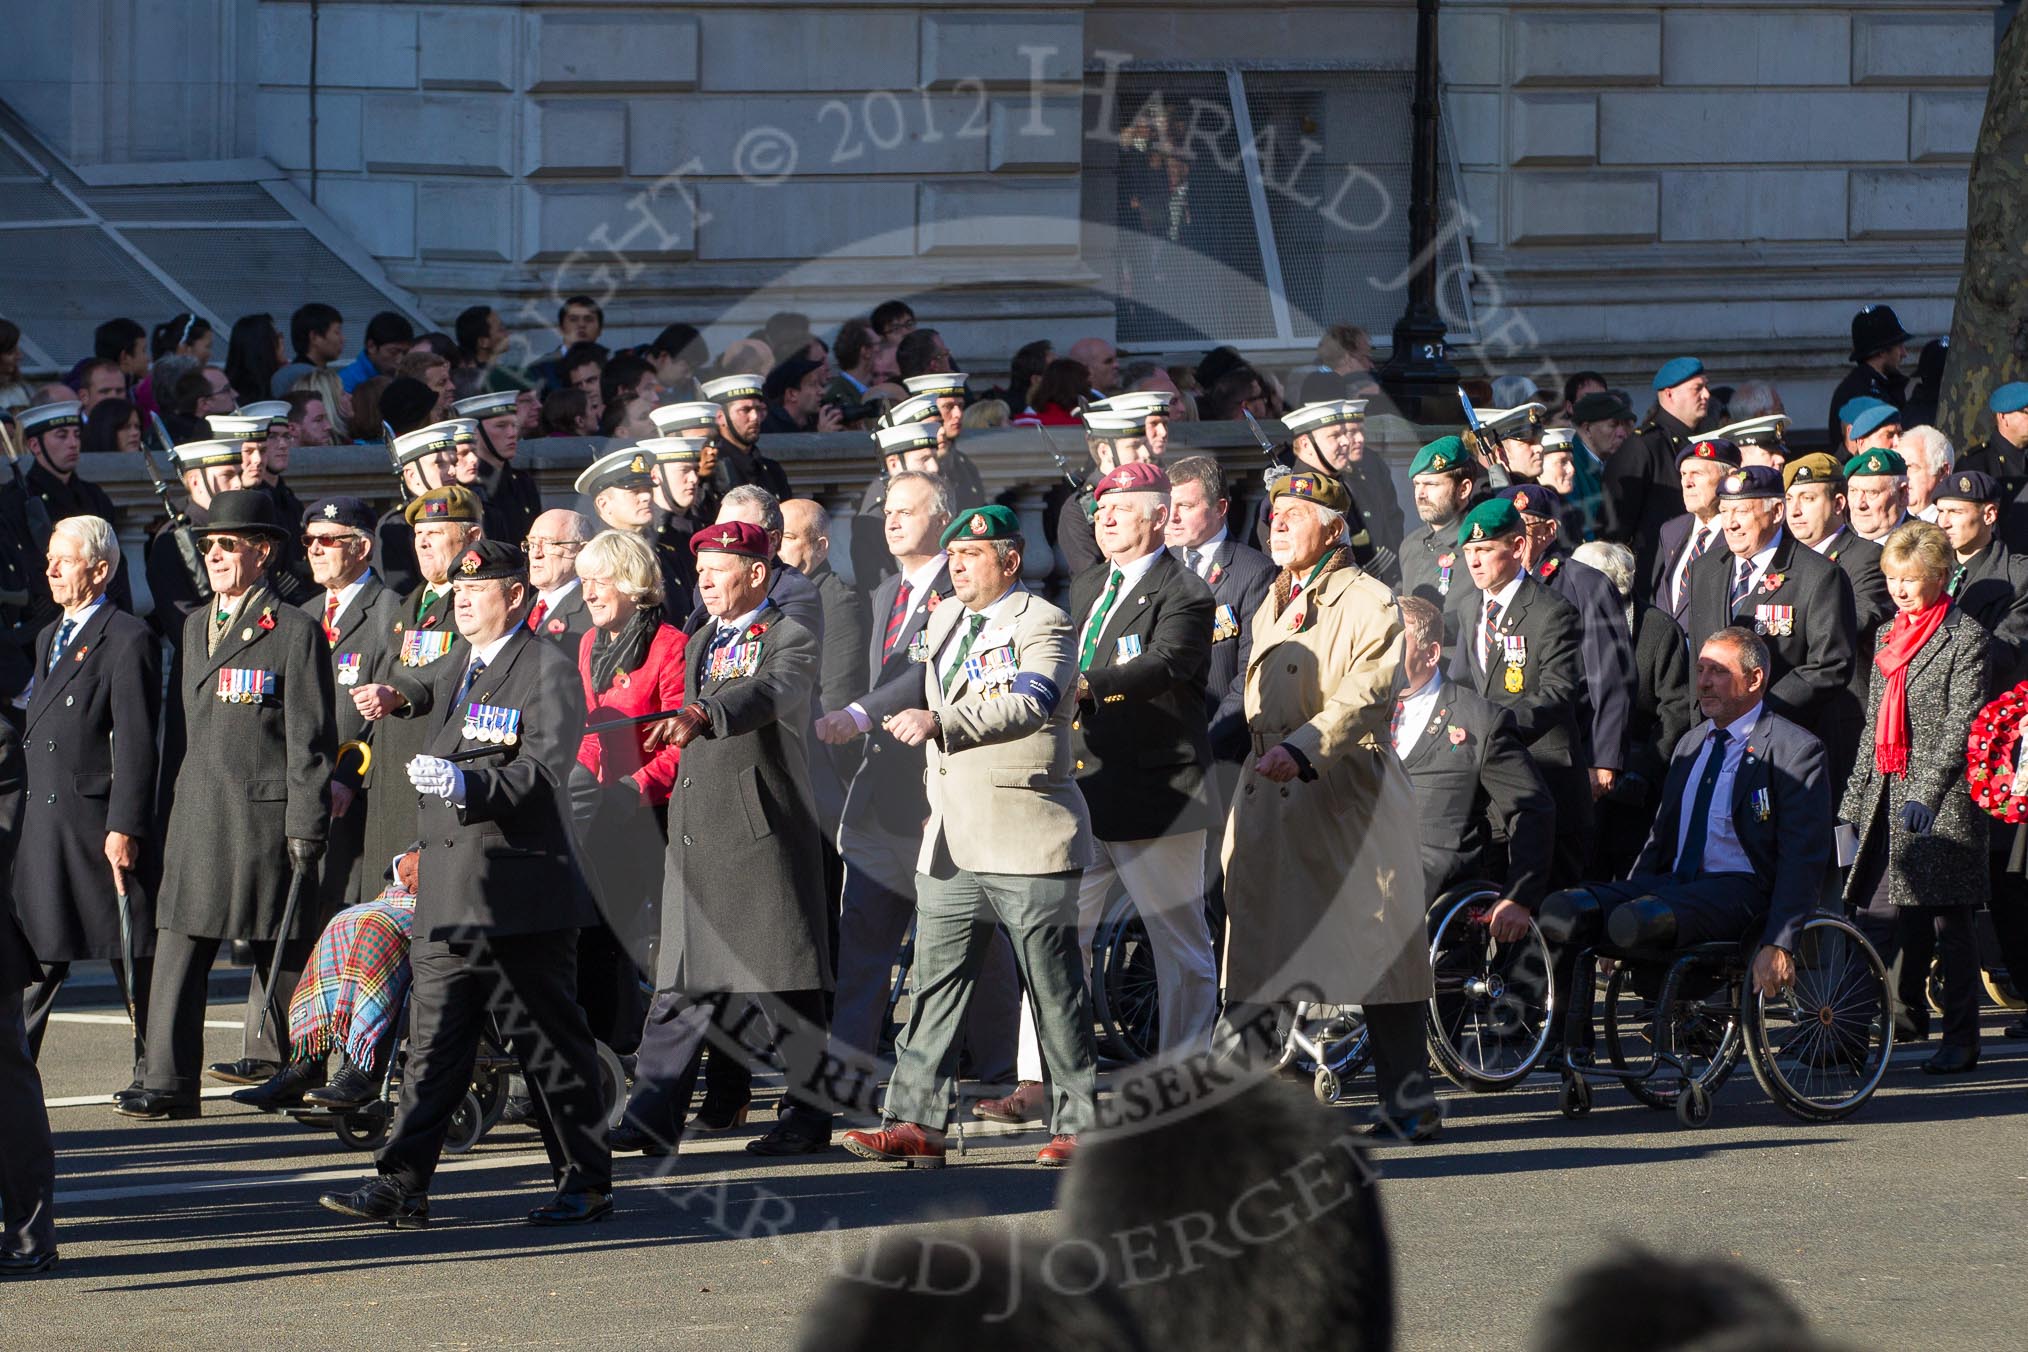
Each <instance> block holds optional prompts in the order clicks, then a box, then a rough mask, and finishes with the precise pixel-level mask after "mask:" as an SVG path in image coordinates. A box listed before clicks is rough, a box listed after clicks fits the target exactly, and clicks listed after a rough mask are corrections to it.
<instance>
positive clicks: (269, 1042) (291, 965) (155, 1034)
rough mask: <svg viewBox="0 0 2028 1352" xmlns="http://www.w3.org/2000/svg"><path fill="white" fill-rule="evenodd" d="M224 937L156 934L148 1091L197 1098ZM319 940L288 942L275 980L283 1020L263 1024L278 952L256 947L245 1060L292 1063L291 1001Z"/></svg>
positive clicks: (259, 944) (269, 945) (144, 1081)
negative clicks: (209, 997) (209, 994)
mask: <svg viewBox="0 0 2028 1352" xmlns="http://www.w3.org/2000/svg"><path fill="white" fill-rule="evenodd" d="M224 942H225V940H223V939H209V938H205V937H202V936H200V935H191V934H177V933H176V932H175V931H173V930H157V931H156V933H155V969H154V974H153V976H152V978H151V980H150V988H149V991H148V1021H147V1024H146V1027H147V1029H148V1057H147V1059H148V1072H147V1074H146V1075H144V1076H142V1077H141V1083H142V1085H143V1087H144V1088H147V1089H152V1090H155V1091H156V1092H158V1093H165V1094H174V1095H176V1096H177V1097H179V1098H187V1099H195V1098H196V1097H197V1091H198V1088H199V1082H200V1075H201V1072H202V1070H203V1067H202V1066H201V1065H200V1064H199V1062H201V1061H203V1060H204V1006H205V998H204V997H205V992H206V990H207V989H208V988H209V986H210V981H211V963H212V960H213V959H214V958H216V957H217V956H218V947H219V945H220V944H222V943H224ZM314 943H315V940H314V939H296V940H291V941H290V943H289V946H288V948H287V949H286V950H284V952H283V954H282V970H281V973H280V974H279V975H278V976H277V978H276V984H277V985H278V986H279V987H280V989H281V997H280V999H281V1006H282V1008H281V1014H280V1016H279V1019H275V1018H269V1019H263V1018H262V1011H263V1008H264V1006H265V1005H266V1003H267V988H266V986H265V985H264V984H263V982H262V978H263V977H265V976H266V975H267V970H268V964H269V963H271V962H273V961H274V956H275V946H274V944H272V943H269V942H265V941H262V942H257V943H255V944H254V945H253V952H254V964H255V965H254V972H253V979H252V981H251V983H250V984H249V986H248V989H247V1001H246V1013H245V1022H246V1034H245V1044H244V1045H245V1052H244V1053H243V1054H244V1055H246V1056H250V1057H253V1058H254V1059H255V1060H259V1061H273V1062H275V1063H276V1064H277V1065H279V1064H282V1063H284V1062H286V1061H287V1060H288V1059H289V1056H288V1046H289V1000H290V998H291V997H292V996H293V995H294V994H295V991H296V983H297V982H298V981H299V980H301V979H302V975H303V964H304V962H305V961H307V960H308V958H309V954H310V949H311V947H312V946H313V944H314Z"/></svg>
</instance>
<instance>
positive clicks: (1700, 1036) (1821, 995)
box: [1547, 914, 1894, 1127]
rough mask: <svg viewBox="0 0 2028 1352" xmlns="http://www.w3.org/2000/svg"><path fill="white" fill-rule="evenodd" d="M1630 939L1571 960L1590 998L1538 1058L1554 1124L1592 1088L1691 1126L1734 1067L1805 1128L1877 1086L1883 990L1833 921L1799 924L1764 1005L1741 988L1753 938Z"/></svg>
mask: <svg viewBox="0 0 2028 1352" xmlns="http://www.w3.org/2000/svg"><path fill="white" fill-rule="evenodd" d="M1616 928H1620V929H1622V930H1623V931H1624V930H1626V929H1629V928H1636V927H1634V926H1626V925H1623V926H1618V927H1616ZM1623 937H1624V935H1623ZM1636 939H1637V941H1636V942H1632V943H1626V942H1612V941H1602V942H1596V943H1592V944H1590V945H1589V946H1587V947H1584V948H1582V949H1581V950H1580V952H1579V954H1578V957H1577V966H1576V971H1577V974H1578V980H1577V982H1576V983H1575V987H1576V989H1577V990H1578V991H1580V992H1587V991H1588V992H1589V998H1587V999H1584V1000H1582V1001H1579V1002H1577V1003H1576V1004H1574V1006H1573V1007H1572V1008H1571V1009H1569V1010H1568V1011H1566V1012H1565V1015H1564V1045H1563V1050H1562V1051H1560V1052H1558V1053H1557V1054H1556V1055H1555V1056H1553V1057H1551V1058H1549V1060H1548V1063H1547V1065H1548V1068H1549V1069H1551V1070H1554V1071H1555V1072H1556V1073H1557V1075H1558V1077H1559V1080H1560V1086H1559V1090H1558V1098H1557V1106H1558V1108H1559V1110H1560V1111H1561V1112H1562V1113H1563V1115H1564V1116H1565V1117H1567V1118H1570V1119H1573V1120H1575V1119H1578V1118H1582V1117H1584V1116H1585V1115H1586V1114H1588V1113H1589V1112H1590V1111H1591V1107H1592V1087H1593V1085H1595V1084H1600V1083H1607V1082H1615V1083H1618V1084H1620V1085H1622V1086H1624V1087H1625V1088H1626V1090H1627V1092H1628V1093H1629V1094H1631V1095H1632V1096H1633V1097H1634V1098H1635V1099H1637V1100H1638V1101H1640V1102H1641V1103H1644V1104H1646V1105H1647V1106H1648V1107H1650V1108H1655V1109H1664V1110H1666V1109H1673V1110H1674V1111H1675V1114H1676V1120H1677V1121H1678V1122H1679V1123H1681V1124H1682V1125H1684V1126H1686V1127H1696V1126H1703V1125H1704V1124H1706V1123H1708V1122H1709V1121H1710V1120H1711V1117H1712V1112H1713V1108H1712V1102H1713V1097H1714V1096H1715V1095H1716V1094H1717V1092H1718V1090H1719V1089H1720V1088H1721V1087H1722V1086H1723V1085H1724V1084H1725V1082H1726V1081H1727V1080H1728V1079H1729V1078H1730V1077H1731V1075H1732V1073H1733V1072H1734V1070H1736V1069H1737V1068H1738V1065H1739V1062H1740V1061H1741V1059H1742V1058H1743V1059H1744V1060H1745V1061H1746V1063H1747V1066H1748V1067H1749V1068H1750V1069H1751V1070H1752V1072H1753V1076H1754V1079H1755V1080H1757V1081H1758V1082H1759V1084H1760V1086H1761V1088H1762V1089H1763V1090H1764V1091H1765V1092H1766V1093H1767V1095H1768V1097H1769V1098H1771V1099H1773V1100H1774V1101H1775V1103H1776V1105H1777V1106H1779V1107H1780V1108H1781V1109H1782V1110H1783V1111H1784V1112H1786V1113H1788V1114H1789V1115H1790V1116H1791V1117H1795V1118H1797V1119H1799V1120H1802V1121H1806V1122H1835V1121H1837V1120H1839V1119H1841V1118H1844V1117H1847V1116H1849V1115H1851V1114H1852V1113H1854V1112H1856V1111H1857V1110H1858V1109H1859V1108H1860V1107H1861V1106H1863V1105H1864V1104H1865V1103H1866V1101H1867V1100H1868V1099H1869V1098H1871V1097H1872V1096H1873V1092H1874V1090H1875V1089H1877V1088H1878V1087H1879V1085H1880V1081H1881V1078H1882V1077H1883V1076H1884V1075H1885V1074H1886V1072H1887V1066H1888V1061H1889V1058H1890V1057H1891V1056H1892V1055H1893V1051H1894V1000H1893V989H1892V986H1891V985H1890V983H1889V979H1888V973H1887V968H1886V966H1885V964H1883V963H1882V962H1881V960H1880V955H1879V954H1878V953H1876V952H1875V951H1874V949H1873V946H1872V945H1871V944H1870V943H1868V942H1867V941H1866V937H1865V936H1864V935H1863V934H1861V933H1860V932H1859V931H1858V930H1857V929H1856V928H1854V927H1853V926H1852V925H1851V924H1849V923H1847V922H1846V921H1845V920H1844V919H1842V918H1840V917H1838V916H1834V915H1830V914H1817V915H1813V916H1811V917H1810V918H1809V919H1808V920H1807V921H1805V922H1804V924H1803V927H1802V932H1801V935H1800V937H1799V938H1798V940H1797V942H1796V948H1795V980H1794V982H1793V984H1792V985H1791V986H1790V987H1789V989H1788V990H1786V991H1784V992H1782V993H1780V994H1778V995H1775V996H1766V995H1761V994H1758V993H1756V992H1754V991H1753V990H1752V988H1751V978H1750V976H1749V972H1750V969H1751V966H1752V962H1753V957H1754V954H1755V952H1756V951H1757V949H1758V948H1759V939H1758V935H1757V934H1756V936H1755V937H1753V938H1750V939H1746V940H1740V941H1733V940H1722V941H1718V942H1713V943H1701V944H1693V945H1690V946H1688V947H1681V948H1678V947H1673V946H1670V945H1667V944H1666V943H1660V942H1653V941H1651V940H1650V939H1649V938H1648V937H1647V936H1636ZM1578 942H1582V941H1578ZM1595 1012H1597V1013H1598V1015H1599V1018H1598V1023H1600V1024H1602V1026H1600V1027H1597V1028H1596V1029H1595V1028H1594V1014H1595ZM1594 1031H1596V1032H1597V1033H1598V1034H1599V1041H1600V1042H1602V1043H1603V1051H1604V1060H1603V1062H1601V1061H1600V1059H1599V1050H1600V1049H1599V1047H1598V1046H1597V1045H1595V1044H1594V1042H1593V1037H1592V1035H1593V1033H1594Z"/></svg>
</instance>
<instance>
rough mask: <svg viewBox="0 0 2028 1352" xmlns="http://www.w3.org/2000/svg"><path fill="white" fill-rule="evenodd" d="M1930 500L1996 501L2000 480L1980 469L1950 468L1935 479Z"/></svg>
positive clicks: (1998, 497) (1998, 498) (1998, 496)
mask: <svg viewBox="0 0 2028 1352" xmlns="http://www.w3.org/2000/svg"><path fill="white" fill-rule="evenodd" d="M1929 498H1930V501H1931V502H1998V501H1999V500H2000V481H1999V480H1998V479H1995V478H1994V477H1993V476H1992V475H1990V474H1987V473H1985V472H1984V471H1982V470H1976V469H1959V470H1952V471H1951V472H1950V473H1949V474H1946V475H1944V476H1943V477H1942V478H1941V479H1939V480H1937V484H1936V491H1935V492H1933V493H1931V494H1930V495H1929Z"/></svg>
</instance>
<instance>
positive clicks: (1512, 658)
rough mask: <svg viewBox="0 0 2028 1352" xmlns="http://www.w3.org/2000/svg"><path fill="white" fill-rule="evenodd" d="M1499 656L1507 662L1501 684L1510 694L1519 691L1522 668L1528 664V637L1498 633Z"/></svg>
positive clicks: (1518, 692)
mask: <svg viewBox="0 0 2028 1352" xmlns="http://www.w3.org/2000/svg"><path fill="white" fill-rule="evenodd" d="M1500 650H1501V656H1502V658H1503V659H1504V660H1505V662H1506V664H1507V674H1506V676H1505V677H1503V678H1502V684H1503V685H1504V686H1505V687H1506V690H1507V693H1508V694H1510V695H1518V694H1520V693H1521V680H1522V669H1523V668H1524V667H1526V666H1527V665H1528V639H1527V637H1526V636H1525V635H1522V634H1502V635H1500Z"/></svg>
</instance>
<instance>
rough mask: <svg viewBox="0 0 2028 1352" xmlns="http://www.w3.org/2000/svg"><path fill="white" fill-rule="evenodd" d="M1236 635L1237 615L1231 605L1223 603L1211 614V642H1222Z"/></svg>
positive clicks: (1237, 631) (1237, 627) (1237, 635)
mask: <svg viewBox="0 0 2028 1352" xmlns="http://www.w3.org/2000/svg"><path fill="white" fill-rule="evenodd" d="M1238 637H1239V616H1238V615H1237V614H1235V613H1234V611H1233V609H1232V607H1231V606H1229V605H1224V606H1220V607H1219V608H1218V609H1217V610H1215V611H1213V612H1212V616H1211V641H1212V642H1213V643H1223V642H1225V641H1226V640H1227V639H1234V638H1238Z"/></svg>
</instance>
